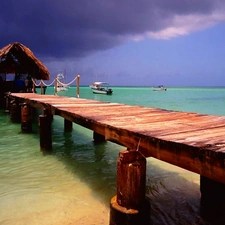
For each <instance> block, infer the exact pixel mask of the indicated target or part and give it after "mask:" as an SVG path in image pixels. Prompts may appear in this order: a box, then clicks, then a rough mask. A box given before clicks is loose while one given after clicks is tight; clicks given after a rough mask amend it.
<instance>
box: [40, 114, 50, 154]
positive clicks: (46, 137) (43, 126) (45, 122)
mask: <svg viewBox="0 0 225 225" xmlns="http://www.w3.org/2000/svg"><path fill="white" fill-rule="evenodd" d="M39 126H40V148H41V150H52V116H51V115H50V114H49V113H48V111H47V110H45V111H44V114H43V115H40V116H39Z"/></svg>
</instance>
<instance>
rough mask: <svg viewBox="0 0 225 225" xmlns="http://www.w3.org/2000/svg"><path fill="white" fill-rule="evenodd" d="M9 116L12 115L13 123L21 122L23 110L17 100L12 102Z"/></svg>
mask: <svg viewBox="0 0 225 225" xmlns="http://www.w3.org/2000/svg"><path fill="white" fill-rule="evenodd" d="M9 114H10V119H11V121H12V122H20V121H21V109H20V105H19V103H18V102H17V101H15V100H11V101H10V106H9Z"/></svg>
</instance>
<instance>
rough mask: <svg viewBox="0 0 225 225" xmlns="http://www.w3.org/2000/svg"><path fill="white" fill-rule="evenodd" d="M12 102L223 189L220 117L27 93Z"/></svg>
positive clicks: (224, 126) (224, 144) (224, 149)
mask: <svg viewBox="0 0 225 225" xmlns="http://www.w3.org/2000/svg"><path fill="white" fill-rule="evenodd" d="M11 97H12V98H18V99H20V101H21V102H26V103H27V104H29V105H31V106H33V107H36V108H40V109H48V110H49V112H51V113H52V114H55V115H59V116H62V117H63V118H65V119H67V120H69V121H72V122H74V123H77V124H79V125H81V126H84V127H86V128H88V129H91V130H93V131H95V132H97V133H99V134H101V135H104V136H105V138H106V140H109V141H112V142H115V143H118V144H120V145H123V146H125V147H127V148H128V149H132V150H138V151H140V152H141V153H142V154H143V155H144V156H145V157H155V158H157V159H160V160H163V161H165V162H169V163H171V164H173V165H176V166H180V167H182V168H184V169H187V170H190V171H193V172H196V173H199V174H201V175H203V176H205V177H208V178H210V179H213V180H216V181H219V182H222V183H224V184H225V139H224V135H225V117H224V116H213V115H201V114H197V113H193V112H177V111H172V110H163V109H157V108H147V107H142V106H128V105H125V104H119V103H109V102H100V101H96V100H88V99H78V98H68V97H61V96H49V95H48V96H45V95H38V94H32V93H31V94H27V93H12V94H11Z"/></svg>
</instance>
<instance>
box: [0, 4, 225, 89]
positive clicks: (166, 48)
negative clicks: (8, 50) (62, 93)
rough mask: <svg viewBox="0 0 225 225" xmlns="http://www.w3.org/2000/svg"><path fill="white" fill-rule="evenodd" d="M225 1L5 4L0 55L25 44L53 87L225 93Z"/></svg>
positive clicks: (0, 10)
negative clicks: (56, 81)
mask: <svg viewBox="0 0 225 225" xmlns="http://www.w3.org/2000/svg"><path fill="white" fill-rule="evenodd" d="M224 12H225V1H224V0H182V1H181V0H32V1H31V0H1V7H0V48H2V47H4V46H5V45H7V44H9V43H12V42H21V43H22V44H24V45H25V46H26V47H28V48H30V49H31V51H33V53H34V54H35V56H36V57H38V58H39V59H40V60H41V61H42V62H43V63H44V64H45V65H46V67H47V68H48V69H49V71H50V73H51V80H52V79H53V78H54V77H55V76H56V75H57V73H59V72H60V71H64V73H65V74H66V77H67V81H68V82H69V81H71V80H72V79H73V78H74V77H75V76H76V74H78V73H79V74H80V75H81V84H82V85H88V84H90V83H91V82H93V81H95V80H101V81H109V82H110V84H111V85H112V86H116V85H124V86H127V85H135V86H136V85H137V86H139V85H144V86H152V85H158V84H164V85H165V86H193V85H194V86H225V13H224Z"/></svg>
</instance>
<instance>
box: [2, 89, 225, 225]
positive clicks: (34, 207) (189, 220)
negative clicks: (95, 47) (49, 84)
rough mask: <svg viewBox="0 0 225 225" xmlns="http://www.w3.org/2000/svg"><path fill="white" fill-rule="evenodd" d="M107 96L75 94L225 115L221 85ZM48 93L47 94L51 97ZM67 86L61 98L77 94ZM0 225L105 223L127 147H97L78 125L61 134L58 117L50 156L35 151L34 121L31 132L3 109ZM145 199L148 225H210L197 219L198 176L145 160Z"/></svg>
mask: <svg viewBox="0 0 225 225" xmlns="http://www.w3.org/2000/svg"><path fill="white" fill-rule="evenodd" d="M113 90H114V94H113V95H112V96H105V95H93V94H92V93H91V90H90V89H89V87H81V88H80V97H82V98H88V99H96V100H100V101H109V102H118V103H125V104H130V105H143V106H147V107H158V108H164V109H170V110H178V111H191V112H199V113H205V114H214V115H225V104H224V103H225V88H169V89H168V91H166V92H154V91H152V90H151V89H150V88H138V87H135V88H124V87H114V88H113ZM52 93H53V88H48V89H47V94H52ZM75 93H76V90H75V88H74V87H71V88H70V89H69V91H68V92H66V93H61V95H65V94H66V95H68V96H75ZM0 125H1V126H0V179H1V182H0V224H1V225H2V224H4V225H5V224H7V225H15V224H16V225H26V224H27V225H30V224H40V225H50V224H54V225H55V224H56V225H58V224H65V225H67V224H79V225H80V224H95V225H101V224H104V225H105V224H108V221H109V201H110V199H111V198H112V197H113V196H114V195H115V194H116V161H117V158H118V153H119V151H121V150H124V149H125V148H124V147H122V146H119V145H116V144H114V143H111V142H105V143H102V144H98V145H97V144H94V143H93V141H92V132H91V131H89V130H87V129H85V128H82V127H80V126H78V125H76V124H74V125H73V132H72V133H64V132H63V119H62V118H60V117H57V116H55V117H54V121H53V153H51V154H47V153H43V152H41V151H40V148H39V135H38V126H37V123H34V127H33V133H32V134H21V133H20V124H14V123H11V122H10V119H9V116H8V115H7V114H5V112H4V111H3V110H1V111H0ZM146 194H147V197H148V198H149V199H150V200H151V220H152V224H153V225H156V224H157V225H162V224H175V225H177V224H182V225H185V224H196V225H197V224H198V225H199V224H210V223H209V222H208V221H207V220H205V219H204V218H202V217H201V215H200V203H199V202H200V187H199V175H197V174H194V173H191V172H188V171H186V170H183V169H180V168H178V167H175V166H172V165H170V164H167V163H164V162H161V161H158V160H156V159H153V158H148V160H147V188H146Z"/></svg>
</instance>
